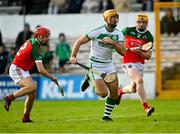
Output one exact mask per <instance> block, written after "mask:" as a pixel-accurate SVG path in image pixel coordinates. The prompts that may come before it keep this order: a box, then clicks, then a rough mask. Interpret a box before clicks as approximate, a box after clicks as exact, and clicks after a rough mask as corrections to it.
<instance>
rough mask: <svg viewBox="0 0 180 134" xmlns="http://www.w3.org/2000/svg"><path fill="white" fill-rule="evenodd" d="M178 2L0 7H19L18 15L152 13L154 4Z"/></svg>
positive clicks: (49, 1) (28, 0)
mask: <svg viewBox="0 0 180 134" xmlns="http://www.w3.org/2000/svg"><path fill="white" fill-rule="evenodd" d="M157 1H160V2H172V1H179V0H0V7H2V6H4V7H7V6H19V7H21V9H20V11H19V12H18V13H19V14H61V13H100V12H103V11H105V10H106V9H113V8H115V9H117V10H118V11H120V12H127V11H153V4H154V2H157Z"/></svg>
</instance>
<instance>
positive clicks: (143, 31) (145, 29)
mask: <svg viewBox="0 0 180 134" xmlns="http://www.w3.org/2000/svg"><path fill="white" fill-rule="evenodd" d="M136 30H137V31H138V32H139V33H145V32H146V31H147V27H145V28H144V29H142V28H137V27H136Z"/></svg>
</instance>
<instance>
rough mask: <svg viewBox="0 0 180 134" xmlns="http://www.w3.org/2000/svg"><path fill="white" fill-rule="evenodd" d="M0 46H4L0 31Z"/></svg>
mask: <svg viewBox="0 0 180 134" xmlns="http://www.w3.org/2000/svg"><path fill="white" fill-rule="evenodd" d="M0 46H4V43H3V39H2V34H1V31H0Z"/></svg>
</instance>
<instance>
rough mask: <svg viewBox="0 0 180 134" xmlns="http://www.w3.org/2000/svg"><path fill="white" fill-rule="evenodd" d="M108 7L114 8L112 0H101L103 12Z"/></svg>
mask: <svg viewBox="0 0 180 134" xmlns="http://www.w3.org/2000/svg"><path fill="white" fill-rule="evenodd" d="M108 9H114V4H113V2H112V0H101V12H104V11H105V10H108Z"/></svg>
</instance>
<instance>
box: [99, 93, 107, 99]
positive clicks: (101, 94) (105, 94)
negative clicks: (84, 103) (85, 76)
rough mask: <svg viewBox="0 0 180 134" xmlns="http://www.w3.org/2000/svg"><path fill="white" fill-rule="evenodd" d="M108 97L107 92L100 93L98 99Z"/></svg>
mask: <svg viewBox="0 0 180 134" xmlns="http://www.w3.org/2000/svg"><path fill="white" fill-rule="evenodd" d="M107 95H108V92H102V93H100V97H102V98H105V97H106V96H107Z"/></svg>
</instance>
